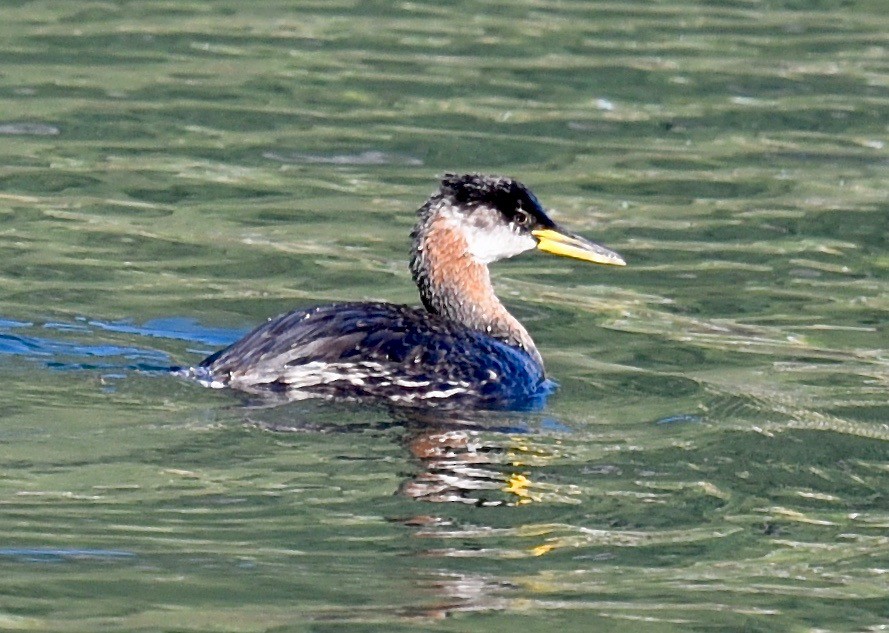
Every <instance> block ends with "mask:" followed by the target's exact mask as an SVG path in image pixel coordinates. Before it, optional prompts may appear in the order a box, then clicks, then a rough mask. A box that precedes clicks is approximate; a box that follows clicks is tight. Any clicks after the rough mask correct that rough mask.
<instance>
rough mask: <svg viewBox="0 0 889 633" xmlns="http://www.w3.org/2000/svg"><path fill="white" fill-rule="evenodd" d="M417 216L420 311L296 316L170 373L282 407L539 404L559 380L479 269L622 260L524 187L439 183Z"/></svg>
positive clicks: (373, 308)
mask: <svg viewBox="0 0 889 633" xmlns="http://www.w3.org/2000/svg"><path fill="white" fill-rule="evenodd" d="M417 216H418V219H417V224H416V226H415V228H414V230H413V232H412V233H411V238H412V250H411V260H410V269H411V273H412V275H413V279H414V282H416V284H417V286H418V288H419V290H420V299H421V300H422V302H423V308H413V307H409V306H404V305H393V304H389V303H372V302H365V303H343V304H336V305H323V306H318V307H314V308H309V309H306V310H296V311H294V312H290V313H288V314H284V315H281V316H278V317H276V318H274V319H270V320H269V321H268V322H267V323H264V324H263V325H261V326H259V327H258V328H256V329H255V330H253V331H252V332H250V333H249V334H247V335H246V336H244V338H242V339H241V340H239V341H237V342H236V343H234V344H232V345H231V346H229V347H227V348H225V349H223V350H220V351H218V352H216V353H215V354H212V355H211V356H208V357H207V358H205V359H204V360H203V361H202V362H201V363H200V364H199V365H198V366H197V367H193V368H189V369H186V370H179V372H178V373H179V374H180V375H185V376H188V377H190V378H194V379H197V380H198V381H200V382H201V383H202V384H204V385H205V386H209V387H216V388H221V387H231V388H234V389H238V390H241V391H245V392H249V393H254V394H277V395H278V396H283V397H284V398H286V399H288V400H296V399H303V398H310V397H327V398H334V399H373V400H382V401H388V402H392V403H395V404H399V405H415V406H428V405H435V404H442V403H446V404H449V405H453V404H458V405H461V406H474V407H480V408H496V409H533V408H539V407H540V406H542V404H543V403H544V402H545V400H546V397H547V396H548V395H549V394H550V393H552V391H553V390H554V388H555V383H553V382H552V381H550V380H547V378H546V376H545V374H544V369H543V359H542V358H541V357H540V353H539V352H538V351H537V347H536V346H535V345H534V341H532V340H531V337H530V335H529V334H528V332H527V330H525V328H524V327H523V326H522V324H521V323H519V322H518V320H516V319H515V317H513V316H512V315H511V314H510V313H509V312H508V311H507V310H506V308H505V307H504V306H503V304H502V303H500V301H499V300H498V299H497V297H496V295H495V294H494V288H493V286H492V285H491V279H490V276H489V273H488V266H487V265H488V264H490V263H491V262H494V261H497V260H499V259H504V258H507V257H512V256H513V255H517V254H519V253H521V252H523V251H527V250H531V249H533V248H537V249H538V250H541V251H545V252H548V253H553V254H555V255H562V256H566V257H572V258H575V259H580V260H583V261H587V262H593V263H596V264H612V265H617V266H623V265H624V260H623V259H622V258H621V257H620V255H618V254H617V253H615V252H614V251H611V250H609V249H607V248H605V247H603V246H600V245H598V244H594V243H593V242H590V241H588V240H586V239H584V238H582V237H579V236H577V235H573V234H571V233H568V232H566V231H564V230H563V229H561V228H560V227H558V226H557V225H556V224H555V223H554V222H553V221H552V220H551V219H550V218H549V216H548V215H547V214H546V212H545V211H544V209H543V207H542V206H541V204H540V202H539V201H538V200H537V198H536V197H535V196H534V194H533V193H531V191H529V190H528V189H527V188H526V187H525V186H524V185H522V184H521V183H519V182H516V181H515V180H511V179H508V178H496V177H488V176H481V175H477V174H468V175H463V176H457V175H447V176H446V177H445V178H444V179H443V180H442V182H441V188H440V189H439V190H438V192H436V193H435V194H433V195H432V196H431V197H430V198H429V199H428V200H427V201H426V203H425V204H424V205H423V206H422V207H421V208H420V209H419V211H418V212H417Z"/></svg>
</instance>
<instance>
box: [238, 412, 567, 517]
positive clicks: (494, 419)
mask: <svg viewBox="0 0 889 633" xmlns="http://www.w3.org/2000/svg"><path fill="white" fill-rule="evenodd" d="M283 410H286V408H285V409H281V408H264V407H262V408H258V409H254V410H253V415H251V416H250V419H249V421H248V424H249V425H250V426H252V427H255V428H260V429H263V430H265V431H271V432H275V433H361V432H365V431H367V430H368V429H369V428H371V429H376V430H378V431H384V432H386V433H391V432H392V431H393V430H395V431H396V432H397V433H398V436H399V443H400V444H401V445H402V446H403V447H404V448H405V449H406V450H407V452H408V453H409V455H410V457H411V458H412V460H413V462H414V464H415V465H416V466H417V469H416V472H414V473H413V474H412V475H410V476H409V477H408V478H407V479H406V480H405V481H403V482H402V483H401V485H400V486H399V488H398V490H397V493H398V494H401V495H403V496H405V497H409V498H411V499H416V500H418V501H425V502H430V503H460V504H465V505H474V506H480V507H490V506H504V505H506V506H522V505H527V504H530V503H532V502H534V501H539V500H541V497H542V495H544V494H545V495H546V496H547V498H549V497H552V496H553V495H554V493H555V491H554V490H551V488H552V486H551V485H540V484H538V483H535V482H534V481H533V480H534V469H535V468H536V467H538V466H539V465H540V464H541V463H544V462H547V461H549V460H550V459H551V458H552V457H554V455H553V453H552V451H551V450H550V449H548V448H546V447H545V445H544V444H543V443H539V442H536V441H535V437H537V436H538V432H539V430H540V428H541V427H544V426H546V427H550V428H552V426H553V424H554V423H553V422H552V421H551V420H547V419H543V418H541V417H540V414H539V413H533V412H527V413H517V412H494V411H469V410H452V409H442V408H437V409H404V408H391V409H389V410H388V411H387V414H388V415H387V419H386V420H384V421H378V422H367V421H366V420H365V421H364V422H353V423H349V424H344V423H343V422H342V421H341V418H340V420H337V421H334V420H331V419H330V418H327V419H326V420H325V419H319V418H318V417H315V416H313V415H311V414H309V415H305V414H306V413H309V412H308V411H302V412H301V413H302V415H298V416H293V415H292V413H293V410H292V409H291V415H288V416H287V418H286V419H282V417H281V415H280V414H281V412H282V411H283ZM263 413H269V414H271V417H267V416H266V415H263ZM332 417H334V418H336V417H339V416H332ZM557 428H558V430H561V431H565V430H567V427H564V426H561V425H559V426H558V427H557ZM430 520H431V519H430ZM407 521H408V522H411V523H413V522H419V523H422V524H426V523H425V522H424V520H423V519H422V517H416V518H412V519H407Z"/></svg>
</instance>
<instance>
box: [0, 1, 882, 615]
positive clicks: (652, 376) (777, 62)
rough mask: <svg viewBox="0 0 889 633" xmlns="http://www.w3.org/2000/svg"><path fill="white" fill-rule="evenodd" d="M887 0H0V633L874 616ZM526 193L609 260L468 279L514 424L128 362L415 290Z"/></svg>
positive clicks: (193, 349)
mask: <svg viewBox="0 0 889 633" xmlns="http://www.w3.org/2000/svg"><path fill="white" fill-rule="evenodd" d="M887 32H889V18H887V17H886V15H885V10H884V6H883V3H882V2H879V1H870V2H869V1H866V0H861V1H852V2H839V1H837V2H832V1H830V0H824V1H821V2H816V3H804V2H790V1H787V2H778V1H770V2H722V3H708V4H700V3H691V2H674V3H650V2H642V1H633V0H631V1H629V2H624V3H620V4H613V3H604V2H602V3H600V2H558V3H555V2H553V3H546V2H533V1H531V0H527V1H523V2H510V3H488V4H486V5H485V13H484V14H481V13H480V9H479V7H478V6H477V5H475V4H472V3H463V2H438V3H434V4H433V3H402V4H390V3H352V2H325V3H308V2H306V3H289V2H265V3H261V4H259V5H257V6H249V7H248V6H247V5H243V4H242V3H236V2H228V1H223V0H220V1H218V2H213V3H194V2H186V1H184V0H180V1H178V2H139V3H124V2H95V3H37V2H5V3H4V4H3V6H2V8H0V35H2V37H0V42H2V44H0V60H2V62H3V63H2V73H0V141H2V142H0V217H2V225H0V253H2V255H3V257H2V259H0V279H2V283H0V378H2V380H3V384H4V394H3V396H4V397H3V403H4V404H3V407H2V422H0V507H2V512H0V535H2V538H0V570H2V571H0V627H2V628H6V629H10V630H24V629H29V630H47V631H69V630H92V631H104V630H145V631H155V630H157V631H159V630H186V631H220V630H225V631H267V630H293V631H333V630H342V629H345V628H348V629H349V630H362V631H399V630H405V631H406V630H440V631H469V630H478V631H481V630H484V631H506V630H516V628H517V627H521V628H522V630H526V631H551V630H563V631H590V630H597V631H626V630H638V631H697V630H701V631H715V630H719V631H735V630H748V631H778V630H791V631H815V630H819V631H821V630H830V631H841V630H842V631H847V630H848V631H876V630H885V629H886V627H887V626H889V608H887V605H889V599H887V598H889V582H887V569H889V531H887V528H889V510H887V508H889V504H887V501H886V489H887V485H889V442H887V440H889V425H887V419H889V415H887V414H889V407H887V398H886V393H887V386H889V384H887V383H889V379H887V375H889V371H887V366H889V361H887V345H886V340H887V339H886V322H887V308H889V303H887V299H886V297H887V296H889V281H887V268H889V258H887V255H886V253H887V249H886V246H887V242H886V239H887V233H889V213H887V211H889V196H887V193H886V181H887V175H889V161H887V152H886V144H887V142H889V135H887V121H889V112H887V104H889V63H887V59H889V58H887V54H886V50H887V48H886V47H887V39H886V33H887ZM472 170H477V171H483V172H493V173H503V174H508V175H512V176H515V177H517V178H520V179H521V180H523V181H524V182H525V183H526V184H528V185H529V186H530V187H531V188H532V189H533V190H534V191H535V193H536V194H537V195H538V197H539V198H540V199H541V200H542V201H543V202H544V204H545V205H547V206H548V207H551V208H554V209H555V213H556V217H557V219H558V220H559V221H562V222H563V223H564V224H566V225H568V226H570V227H572V228H574V229H576V230H578V231H579V232H582V233H583V234H585V235H587V236H589V237H592V238H594V239H597V240H599V241H602V242H603V243H605V244H608V245H609V246H612V247H614V248H615V249H616V250H618V251H619V252H621V254H623V255H624V256H625V257H626V258H627V260H628V262H629V266H628V267H627V268H626V269H621V270H613V269H604V268H599V267H593V266H589V265H584V264H582V263H573V262H569V261H565V260H559V259H556V258H551V257H546V256H544V255H536V256H530V255H529V256H526V257H521V258H518V259H516V260H512V261H510V262H504V263H501V264H499V265H498V266H497V268H496V272H495V277H496V282H497V286H498V289H499V291H500V294H501V296H502V297H503V298H504V300H505V301H506V302H507V303H508V305H509V306H510V308H511V309H512V310H513V312H514V313H515V314H516V316H518V317H519V318H520V319H521V320H522V321H523V322H524V323H525V324H526V325H527V327H528V329H529V330H530V331H531V332H532V334H533V335H534V337H535V339H536V341H537V343H538V346H539V347H540V349H541V352H542V353H543V355H544V357H545V359H546V361H547V367H548V370H549V373H550V374H551V375H552V376H553V377H554V378H555V379H556V380H558V381H559V382H560V383H561V390H560V391H559V393H558V394H557V395H556V396H555V397H554V398H553V399H552V400H551V402H550V404H549V406H548V407H547V408H546V409H545V410H544V411H541V412H537V413H533V414H526V413H520V414H505V415H504V414H499V415H497V414H481V413H466V414H463V415H461V416H445V415H444V414H441V415H438V416H428V417H426V418H424V419H419V420H418V419H411V418H409V417H407V416H404V415H401V414H397V413H392V412H390V411H387V410H384V409H374V408H368V407H357V406H345V405H341V406H331V405H327V404H320V403H312V402H303V403H299V404H294V405H290V406H286V407H277V408H257V407H254V406H251V403H249V402H245V401H244V400H243V399H241V398H239V397H238V396H236V395H233V394H231V393H227V392H219V391H212V390H205V389H200V388H197V387H196V386H194V385H191V384H188V383H185V382H182V381H178V380H176V379H174V378H171V377H168V376H166V375H165V374H164V373H163V372H160V371H158V368H159V367H163V366H166V365H168V364H176V363H189V362H195V361H196V360H198V359H200V358H201V356H202V355H203V354H205V353H207V352H209V351H211V350H214V349H216V348H218V347H220V346H222V345H224V344H226V343H227V342H229V341H231V340H234V339H235V338H237V337H238V335H239V334H241V333H243V332H245V331H246V330H247V329H249V328H250V327H252V326H253V325H255V324H256V323H259V322H261V321H262V320H263V319H265V318H266V317H268V316H271V315H274V314H277V313H280V312H282V311H284V310H287V309H290V308H292V307H297V306H307V305H310V304H312V303H315V302H325V301H338V300H352V299H379V300H390V301H396V302H405V303H412V302H415V301H416V293H415V289H414V288H413V287H412V286H411V283H410V279H409V275H408V273H407V270H406V249H407V243H408V240H407V237H406V236H407V233H408V231H409V230H410V226H411V224H412V220H413V215H412V214H413V210H414V209H415V208H416V207H417V206H418V205H419V204H420V203H421V202H422V201H423V200H424V199H425V197H426V196H427V195H428V194H429V193H431V192H432V191H433V189H434V188H435V179H436V177H437V176H438V175H440V174H442V173H445V172H447V171H472Z"/></svg>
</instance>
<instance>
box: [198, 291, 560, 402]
mask: <svg viewBox="0 0 889 633" xmlns="http://www.w3.org/2000/svg"><path fill="white" fill-rule="evenodd" d="M307 368H309V369H307ZM201 370H203V371H204V372H206V377H205V379H208V378H210V377H212V378H213V379H215V380H221V381H222V382H225V383H227V384H229V385H230V386H236V387H238V388H241V389H243V390H246V391H256V392H261V391H263V390H270V391H274V392H287V391H291V390H293V389H300V390H302V391H303V395H306V396H308V395H314V396H339V397H343V396H346V397H349V398H363V397H380V398H387V399H390V400H393V401H395V402H399V403H402V404H421V403H424V402H425V403H429V402H431V401H444V400H448V401H473V402H474V403H475V404H484V405H487V406H492V407H497V408H527V407H532V408H533V407H534V406H536V405H537V404H539V400H540V399H542V398H544V397H545V396H546V395H547V394H549V393H550V392H551V391H552V389H553V387H554V385H553V383H551V382H550V381H547V380H546V379H545V377H544V375H543V368H542V367H541V366H540V365H538V364H537V363H535V362H534V361H533V359H531V358H530V357H529V356H528V354H527V353H525V352H523V351H522V350H519V349H517V348H515V347H512V346H510V345H507V344H505V343H503V342H501V341H498V340H496V339H493V338H491V337H490V336H487V335H485V334H483V333H481V332H477V331H474V330H470V329H468V328H466V327H463V326H461V325H460V324H458V323H454V322H453V321H449V320H447V319H442V318H440V317H438V316H436V315H434V314H430V313H428V312H426V311H425V310H423V309H418V308H411V307H408V306H401V305H393V304H388V303H345V304H336V305H325V306H318V307H315V308H311V309H309V310H297V311H294V312H290V313H288V314H284V315H281V316H279V317H277V318H274V319H272V320H271V321H269V322H267V323H265V324H264V325H262V326H260V327H258V328H257V329H255V330H253V331H252V332H251V333H250V334H248V335H247V336H245V337H244V338H242V339H241V340H240V341H238V342H237V343H235V344H234V345H232V346H231V347H228V348H226V349H224V350H221V351H219V352H217V353H216V354H213V355H212V356H209V357H208V358H206V359H205V360H204V361H203V362H202V363H201V364H200V366H199V368H197V369H196V371H197V372H199V373H198V374H197V377H199V378H201V375H200V372H201ZM430 394H431V395H430Z"/></svg>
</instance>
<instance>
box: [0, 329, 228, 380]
mask: <svg viewBox="0 0 889 633" xmlns="http://www.w3.org/2000/svg"><path fill="white" fill-rule="evenodd" d="M106 332H107V333H115V334H125V335H130V337H137V338H144V339H167V340H176V341H188V342H192V343H196V344H198V345H200V346H201V347H205V346H206V347H207V348H209V349H200V350H195V351H197V352H198V353H205V352H207V351H209V350H212V349H216V348H218V347H222V346H225V345H228V344H229V343H232V342H233V341H235V340H237V339H238V338H239V337H240V336H241V335H242V334H243V333H244V332H243V330H236V329H227V328H209V327H204V326H202V325H200V324H199V323H198V322H197V321H195V320H193V319H186V318H182V317H170V318H164V319H154V320H151V321H147V322H145V323H144V324H141V325H140V324H137V323H134V322H132V321H101V320H96V319H88V318H86V317H78V318H76V319H74V320H72V321H47V322H45V323H43V324H37V323H33V322H25V321H17V320H13V319H4V318H0V356H3V355H7V356H21V357H24V358H27V359H30V360H34V361H38V362H41V363H43V364H44V365H45V366H46V367H49V368H52V369H57V370H112V371H114V370H117V371H116V373H113V374H108V376H120V375H122V374H121V373H120V371H121V370H138V371H166V370H168V369H169V368H170V365H172V359H171V357H170V355H169V354H168V353H167V352H164V351H161V350H158V349H155V348H153V347H151V346H149V345H144V346H142V345H140V344H139V341H138V340H135V341H131V342H132V343H133V344H131V345H126V344H124V345H122V344H119V343H116V342H111V341H108V340H102V339H103V334H104V333H106ZM146 342H147V341H146Z"/></svg>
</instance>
